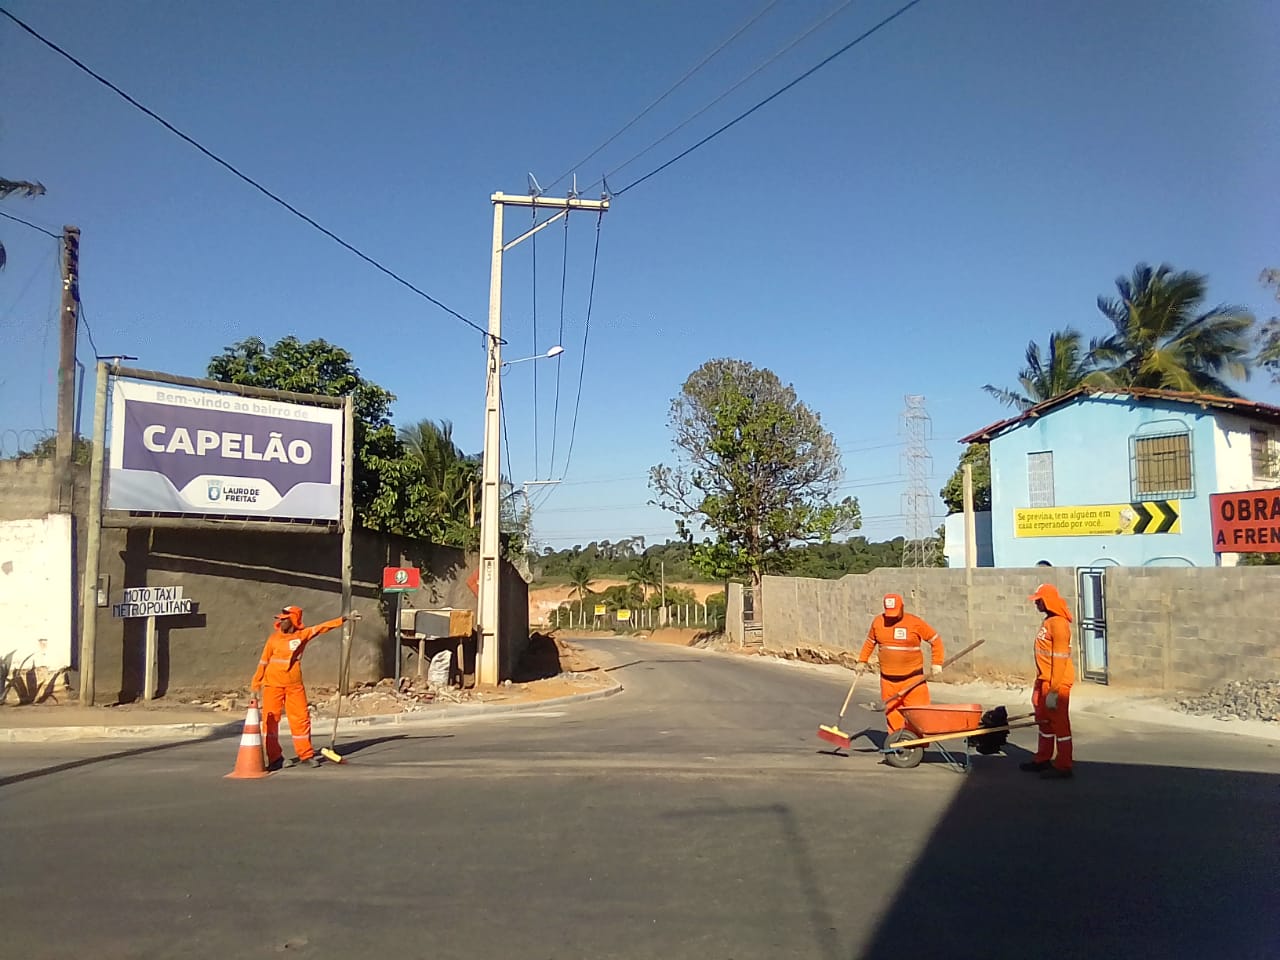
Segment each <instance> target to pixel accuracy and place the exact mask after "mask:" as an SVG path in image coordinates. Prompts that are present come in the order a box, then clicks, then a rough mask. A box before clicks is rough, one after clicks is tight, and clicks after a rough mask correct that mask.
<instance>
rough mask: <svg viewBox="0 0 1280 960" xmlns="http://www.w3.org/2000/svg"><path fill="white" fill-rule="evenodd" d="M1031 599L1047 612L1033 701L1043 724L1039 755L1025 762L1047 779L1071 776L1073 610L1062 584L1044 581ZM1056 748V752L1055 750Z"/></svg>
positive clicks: (1039, 641) (1037, 650)
mask: <svg viewBox="0 0 1280 960" xmlns="http://www.w3.org/2000/svg"><path fill="white" fill-rule="evenodd" d="M1028 599H1030V600H1031V601H1033V602H1034V603H1035V605H1036V609H1037V610H1039V611H1040V612H1041V613H1043V614H1044V623H1042V624H1041V625H1040V630H1039V632H1038V633H1037V634H1036V640H1035V656H1036V685H1035V687H1034V689H1033V690H1032V691H1031V705H1032V707H1034V708H1035V711H1036V723H1038V724H1039V726H1040V743H1039V746H1038V748H1037V749H1036V755H1035V756H1034V757H1032V758H1031V759H1030V760H1028V761H1027V762H1026V763H1024V764H1021V767H1022V769H1023V770H1026V771H1027V772H1028V773H1039V774H1040V776H1041V777H1044V778H1045V779H1058V780H1067V779H1070V778H1071V776H1072V772H1071V717H1070V716H1069V714H1068V710H1069V707H1070V704H1071V685H1072V684H1073V683H1075V680H1076V668H1075V665H1074V664H1073V663H1072V660H1071V610H1070V609H1069V608H1068V607H1067V601H1065V600H1063V599H1062V594H1060V593H1059V592H1058V588H1057V587H1055V586H1053V584H1050V583H1042V584H1040V586H1039V587H1038V588H1037V589H1036V592H1035V593H1033V594H1032V595H1031V596H1030V597H1029V598H1028ZM1055 748H1056V754H1055Z"/></svg>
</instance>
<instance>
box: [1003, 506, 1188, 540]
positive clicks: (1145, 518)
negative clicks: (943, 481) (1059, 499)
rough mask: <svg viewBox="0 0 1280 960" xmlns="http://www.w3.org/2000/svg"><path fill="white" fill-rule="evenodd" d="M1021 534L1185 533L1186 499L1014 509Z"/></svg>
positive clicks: (1014, 520)
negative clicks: (1183, 516)
mask: <svg viewBox="0 0 1280 960" xmlns="http://www.w3.org/2000/svg"><path fill="white" fill-rule="evenodd" d="M1013 530H1014V536H1017V537H1116V536H1146V535H1150V534H1156V533H1181V532H1182V501H1180V500H1139V501H1136V502H1133V503H1090V504H1084V505H1082V506H1067V507H1026V508H1022V509H1017V510H1014V511H1013Z"/></svg>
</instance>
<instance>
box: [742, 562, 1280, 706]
mask: <svg viewBox="0 0 1280 960" xmlns="http://www.w3.org/2000/svg"><path fill="white" fill-rule="evenodd" d="M1105 576H1106V579H1105V592H1106V616H1107V635H1108V660H1109V664H1108V665H1109V674H1110V677H1109V682H1110V683H1111V684H1112V685H1117V686H1130V687H1143V688H1149V689H1157V690H1167V691H1193V692H1194V691H1203V690H1207V689H1209V688H1210V687H1213V686H1216V685H1219V684H1221V683H1223V682H1224V681H1227V680H1234V679H1247V678H1255V679H1280V627H1278V625H1280V567H1222V568H1213V567H1195V568H1190V567H1188V568H1182V567H1110V568H1108V569H1107V571H1106V575H1105ZM1045 582H1048V583H1053V584H1054V585H1056V586H1057V587H1058V589H1059V591H1060V592H1061V593H1062V595H1063V597H1064V598H1066V600H1067V602H1068V604H1069V605H1070V607H1071V610H1072V612H1073V613H1075V612H1076V611H1077V581H1076V571H1075V570H1074V569H1072V568H1068V567H1032V568H1030V569H1005V568H994V569H992V568H979V569H974V570H952V569H927V570H921V571H919V572H916V571H911V570H902V569H881V570H873V571H872V572H871V573H867V574H851V575H849V576H846V577H844V578H843V579H841V580H813V579H805V578H798V577H765V578H764V589H763V593H764V598H763V600H764V602H763V609H764V615H763V619H764V635H765V646H766V648H772V649H775V650H777V649H784V648H789V647H796V646H800V645H811V646H820V647H828V648H834V649H852V650H857V649H858V648H859V647H860V646H861V644H862V641H863V639H864V638H865V636H866V632H867V627H868V626H869V625H870V623H871V620H872V618H873V617H875V616H876V615H877V614H878V613H879V612H880V610H881V598H882V597H883V596H884V594H886V593H901V594H902V595H903V597H904V598H905V599H906V607H907V609H908V610H909V611H911V612H913V613H915V614H917V615H918V616H921V617H923V618H924V619H925V620H927V621H928V622H929V623H930V624H931V625H932V626H933V627H934V628H935V629H936V630H938V632H939V633H940V634H941V635H942V638H943V640H944V642H945V643H946V648H947V652H948V655H950V654H951V653H954V652H957V651H959V650H961V649H963V648H964V647H965V646H967V645H968V644H969V643H972V642H973V641H974V640H976V639H979V638H981V639H983V640H984V641H985V642H984V643H983V645H982V646H981V647H979V648H978V649H977V650H976V651H975V652H974V653H973V654H971V655H969V656H968V657H966V658H965V659H964V660H962V661H961V662H960V663H958V664H956V667H955V669H956V671H957V672H958V673H961V674H966V673H975V672H988V671H989V672H995V673H1000V674H1007V675H1009V676H1014V677H1021V678H1024V679H1029V678H1030V677H1031V676H1032V675H1033V670H1034V665H1033V659H1032V652H1031V645H1032V640H1033V639H1034V637H1035V634H1036V631H1037V630H1038V629H1039V625H1040V620H1041V617H1040V615H1039V614H1038V613H1037V612H1036V610H1035V608H1034V607H1033V606H1032V605H1031V604H1030V603H1029V602H1028V600H1027V597H1028V596H1029V595H1030V594H1031V593H1033V592H1034V591H1035V588H1036V587H1037V586H1038V585H1039V584H1041V583H1045ZM1075 652H1076V654H1077V658H1078V657H1079V654H1080V643H1079V636H1078V633H1077V635H1076V643H1075ZM1077 669H1079V663H1078V660H1077Z"/></svg>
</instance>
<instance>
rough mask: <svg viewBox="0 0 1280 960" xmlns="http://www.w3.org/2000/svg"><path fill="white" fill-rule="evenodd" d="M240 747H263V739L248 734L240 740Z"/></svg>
mask: <svg viewBox="0 0 1280 960" xmlns="http://www.w3.org/2000/svg"><path fill="white" fill-rule="evenodd" d="M240 746H242V747H260V746H262V737H261V736H260V735H259V734H256V733H246V734H245V735H244V736H243V737H241V738H240Z"/></svg>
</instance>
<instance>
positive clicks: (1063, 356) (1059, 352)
mask: <svg viewBox="0 0 1280 960" xmlns="http://www.w3.org/2000/svg"><path fill="white" fill-rule="evenodd" d="M1026 358H1027V365H1026V366H1025V367H1023V368H1022V369H1021V370H1019V371H1018V384H1019V386H1020V389H1005V388H1001V387H993V386H992V385H991V384H989V383H988V384H987V385H986V386H984V387H983V388H982V389H983V390H985V391H987V393H989V394H991V395H992V396H993V397H995V398H996V399H997V400H999V401H1000V402H1001V403H1004V404H1007V405H1008V406H1011V407H1017V408H1018V409H1019V410H1027V409H1029V408H1031V407H1033V406H1035V405H1036V404H1037V403H1042V402H1043V401H1045V400H1050V399H1052V398H1053V397H1057V396H1061V395H1062V394H1064V393H1067V392H1068V391H1070V390H1074V389H1075V388H1076V387H1079V386H1082V385H1084V384H1094V385H1099V386H1105V385H1106V384H1107V383H1108V382H1109V378H1108V377H1107V376H1106V375H1105V374H1103V373H1101V372H1099V371H1097V370H1094V369H1093V366H1092V359H1091V357H1090V355H1089V353H1088V352H1087V351H1085V350H1084V349H1083V347H1082V341H1081V337H1080V334H1079V333H1078V332H1077V331H1075V330H1072V329H1071V328H1069V327H1068V328H1067V329H1065V330H1058V331H1056V332H1054V333H1051V334H1049V349H1048V353H1047V354H1045V355H1042V354H1041V352H1040V344H1038V343H1036V342H1035V341H1034V340H1032V341H1031V342H1030V343H1028V344H1027V354H1026Z"/></svg>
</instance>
